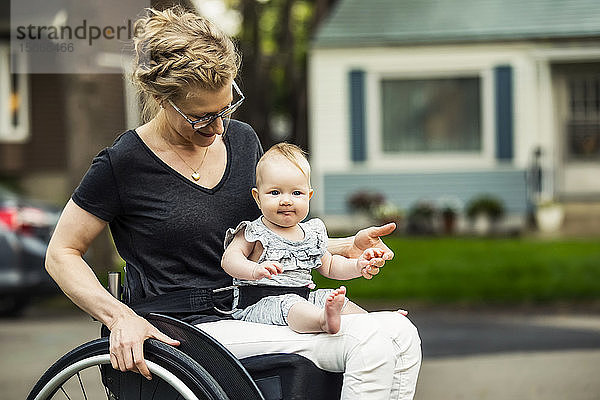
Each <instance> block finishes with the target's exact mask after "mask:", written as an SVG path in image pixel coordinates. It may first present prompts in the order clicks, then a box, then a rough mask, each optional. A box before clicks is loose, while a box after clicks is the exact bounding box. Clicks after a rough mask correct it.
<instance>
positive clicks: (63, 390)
mask: <svg viewBox="0 0 600 400" xmlns="http://www.w3.org/2000/svg"><path fill="white" fill-rule="evenodd" d="M60 391H61V392H63V394H64V395H65V397H66V398H67V399H69V400H71V398H70V397H69V395H68V394H67V392H65V389H64V388H63V387H62V386H61V387H60Z"/></svg>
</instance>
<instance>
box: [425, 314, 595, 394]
mask: <svg viewBox="0 0 600 400" xmlns="http://www.w3.org/2000/svg"><path fill="white" fill-rule="evenodd" d="M420 313H421V312H417V314H420ZM433 314H436V313H435V312H433ZM414 319H415V323H416V324H417V326H418V327H419V329H420V332H421V336H422V338H423V341H424V342H423V351H424V354H425V356H424V360H423V365H422V369H421V374H420V377H419V383H418V386H417V395H416V397H415V400H439V399H443V400H459V399H461V400H478V399H481V400H505V399H511V400H538V399H539V400H542V399H543V400H598V399H600V379H598V376H599V374H600V315H598V314H569V313H566V314H562V313H561V314H552V313H547V312H544V313H541V314H536V313H533V314H532V313H523V314H509V313H500V314H498V313H490V312H476V313H466V312H460V311H459V312H457V313H456V315H452V313H448V312H447V311H446V312H439V313H437V315H430V316H424V315H415V316H414ZM418 320H422V324H419V321H418ZM452 321H454V325H453V324H452ZM420 325H421V326H420ZM438 346H439V347H442V348H441V349H440V348H437V347H438ZM446 346H447V347H453V348H450V349H443V347H446ZM465 346H466V348H463V347H465ZM427 353H429V354H430V355H429V356H427ZM449 353H455V355H454V356H446V355H444V354H449ZM461 353H462V354H461ZM436 354H437V355H436Z"/></svg>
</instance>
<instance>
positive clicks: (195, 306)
mask: <svg viewBox="0 0 600 400" xmlns="http://www.w3.org/2000/svg"><path fill="white" fill-rule="evenodd" d="M232 289H233V286H228V287H225V288H219V289H202V288H194V289H182V290H176V291H174V292H169V293H164V294H159V295H156V296H151V297H146V298H144V299H139V300H137V301H134V302H132V303H131V304H129V307H131V308H132V309H133V310H134V311H135V312H136V313H138V314H140V315H147V314H149V313H163V314H173V313H177V314H185V313H199V314H202V313H205V312H207V311H210V312H211V313H212V312H213V311H217V312H219V313H221V314H231V312H230V311H226V310H221V309H219V308H218V307H217V306H216V304H222V303H223V296H222V295H221V296H219V294H220V293H221V292H226V291H229V290H232ZM217 296H218V298H216V297H217ZM215 303H216V304H215Z"/></svg>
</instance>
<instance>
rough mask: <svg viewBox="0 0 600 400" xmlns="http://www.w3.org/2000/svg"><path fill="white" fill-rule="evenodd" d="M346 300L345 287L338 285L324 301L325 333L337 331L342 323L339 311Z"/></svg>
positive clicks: (323, 325) (323, 326)
mask: <svg viewBox="0 0 600 400" xmlns="http://www.w3.org/2000/svg"><path fill="white" fill-rule="evenodd" d="M345 300H346V288H345V287H344V286H340V287H339V289H335V290H334V291H333V292H331V294H330V295H329V297H328V298H327V300H326V301H325V310H324V312H323V316H324V318H323V323H322V324H321V326H322V328H323V331H324V332H327V333H338V332H339V330H340V326H341V323H342V318H341V313H342V307H344V301H345Z"/></svg>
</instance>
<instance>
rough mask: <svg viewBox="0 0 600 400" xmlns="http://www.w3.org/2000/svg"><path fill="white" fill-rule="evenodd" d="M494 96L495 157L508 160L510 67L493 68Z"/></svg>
mask: <svg viewBox="0 0 600 400" xmlns="http://www.w3.org/2000/svg"><path fill="white" fill-rule="evenodd" d="M494 80H495V85H494V89H495V98H496V158H497V159H498V160H502V161H510V160H512V158H513V89H512V67H511V66H509V65H501V66H498V67H496V68H494Z"/></svg>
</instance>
